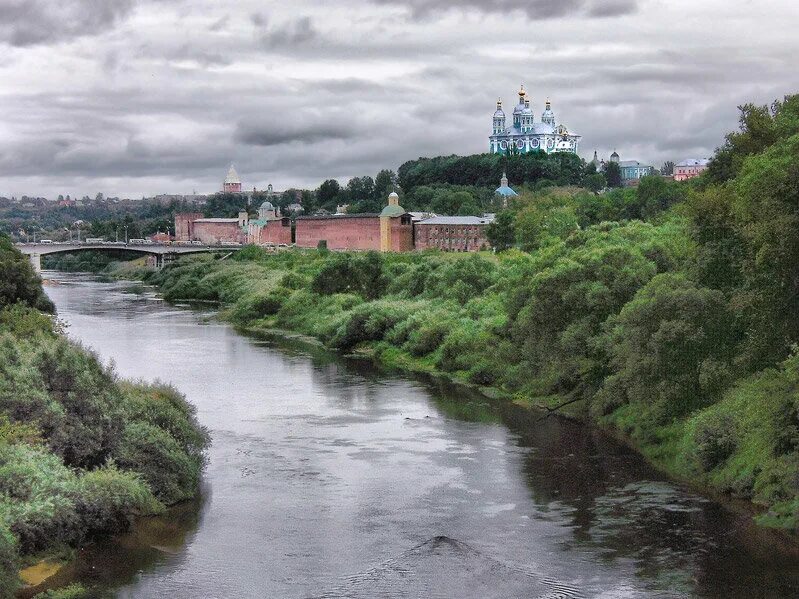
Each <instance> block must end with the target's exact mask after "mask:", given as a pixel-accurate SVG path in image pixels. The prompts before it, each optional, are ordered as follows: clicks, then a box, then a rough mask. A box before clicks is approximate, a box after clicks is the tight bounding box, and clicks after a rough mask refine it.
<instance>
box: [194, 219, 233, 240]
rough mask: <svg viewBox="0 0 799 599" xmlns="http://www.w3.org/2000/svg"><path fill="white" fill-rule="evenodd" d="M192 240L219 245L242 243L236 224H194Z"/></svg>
mask: <svg viewBox="0 0 799 599" xmlns="http://www.w3.org/2000/svg"><path fill="white" fill-rule="evenodd" d="M193 228H194V235H193V239H198V240H200V241H202V242H203V243H210V244H214V243H219V242H221V241H238V242H240V243H243V242H244V235H243V234H242V232H241V228H240V227H239V225H238V223H204V222H195V223H194V227H193Z"/></svg>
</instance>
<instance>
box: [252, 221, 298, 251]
mask: <svg viewBox="0 0 799 599" xmlns="http://www.w3.org/2000/svg"><path fill="white" fill-rule="evenodd" d="M259 243H285V244H286V245H289V244H290V243H291V220H289V219H288V218H283V219H281V220H270V221H268V222H267V223H266V226H265V227H264V228H263V229H261V239H260V242H259Z"/></svg>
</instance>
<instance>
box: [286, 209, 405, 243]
mask: <svg viewBox="0 0 799 599" xmlns="http://www.w3.org/2000/svg"><path fill="white" fill-rule="evenodd" d="M398 220H399V219H398ZM295 239H296V241H295V243H296V244H297V247H304V248H315V247H317V245H318V244H319V241H320V240H322V239H324V240H326V241H327V247H328V249H331V250H377V251H380V218H379V217H377V216H364V217H351V216H336V217H320V218H313V217H310V218H298V219H297V222H296V231H295Z"/></svg>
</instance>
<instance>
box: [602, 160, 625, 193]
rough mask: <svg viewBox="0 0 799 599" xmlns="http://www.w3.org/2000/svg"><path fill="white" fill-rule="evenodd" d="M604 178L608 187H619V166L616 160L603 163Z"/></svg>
mask: <svg viewBox="0 0 799 599" xmlns="http://www.w3.org/2000/svg"><path fill="white" fill-rule="evenodd" d="M605 179H607V182H608V187H621V167H620V166H619V163H618V162H612V161H611V162H608V163H607V164H606V165H605Z"/></svg>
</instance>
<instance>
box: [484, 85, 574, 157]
mask: <svg viewBox="0 0 799 599" xmlns="http://www.w3.org/2000/svg"><path fill="white" fill-rule="evenodd" d="M488 139H489V151H490V152H491V153H492V154H506V153H508V152H517V153H519V154H526V153H528V152H537V151H542V152H546V153H547V154H552V153H554V152H569V153H572V154H576V153H577V151H578V148H579V145H580V139H582V136H580V135H577V134H575V133H572V132H570V131H569V130H568V129H567V127H566V125H563V124H557V123H556V121H555V113H554V112H552V104H551V102H550V101H549V100H547V101H546V105H545V108H544V112H543V113H542V114H541V121H540V122H535V116H534V115H533V110H532V108H530V99H529V98H528V97H527V92H526V91H524V86H523V85H522V86H521V89H520V90H519V103H518V104H517V105H516V107H515V108H514V109H513V123H512V124H511V125H510V126H507V125H506V122H505V112H504V111H503V110H502V100H501V99H500V100H497V109H496V111H495V112H494V118H493V128H492V133H491V136H490V137H489V138H488Z"/></svg>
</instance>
